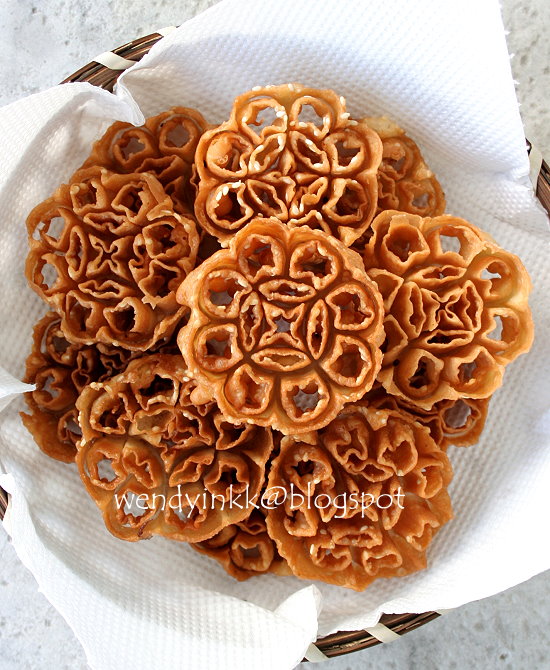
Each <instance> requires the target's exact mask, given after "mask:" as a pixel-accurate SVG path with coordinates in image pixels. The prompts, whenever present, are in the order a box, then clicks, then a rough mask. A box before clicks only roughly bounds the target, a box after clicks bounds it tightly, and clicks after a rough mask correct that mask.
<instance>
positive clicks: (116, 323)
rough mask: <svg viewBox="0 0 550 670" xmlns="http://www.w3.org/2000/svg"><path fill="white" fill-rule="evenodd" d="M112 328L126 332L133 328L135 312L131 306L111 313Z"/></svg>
mask: <svg viewBox="0 0 550 670" xmlns="http://www.w3.org/2000/svg"><path fill="white" fill-rule="evenodd" d="M111 318H112V324H113V328H114V329H115V330H117V331H118V332H119V333H128V332H130V331H132V330H133V329H134V328H135V325H136V313H135V311H134V309H133V307H124V308H122V309H117V310H116V311H114V312H112V313H111Z"/></svg>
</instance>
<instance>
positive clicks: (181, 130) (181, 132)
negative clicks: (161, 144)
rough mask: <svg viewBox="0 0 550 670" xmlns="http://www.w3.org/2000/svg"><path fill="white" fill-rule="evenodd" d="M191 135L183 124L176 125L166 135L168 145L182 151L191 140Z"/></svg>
mask: <svg viewBox="0 0 550 670" xmlns="http://www.w3.org/2000/svg"><path fill="white" fill-rule="evenodd" d="M190 138H191V135H190V133H189V131H188V130H187V128H186V127H185V126H184V125H183V124H182V123H176V124H174V126H172V128H170V130H169V131H168V132H167V133H166V144H167V145H168V146H169V147H175V148H177V149H181V148H182V147H184V146H185V145H186V144H187V143H188V142H189V140H190Z"/></svg>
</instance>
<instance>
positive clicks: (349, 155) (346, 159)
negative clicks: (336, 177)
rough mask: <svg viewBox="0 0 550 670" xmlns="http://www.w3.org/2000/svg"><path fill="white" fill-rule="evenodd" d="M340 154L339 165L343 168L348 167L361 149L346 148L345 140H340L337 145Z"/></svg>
mask: <svg viewBox="0 0 550 670" xmlns="http://www.w3.org/2000/svg"><path fill="white" fill-rule="evenodd" d="M335 147H336V151H337V152H338V163H339V164H340V165H342V166H348V165H349V164H350V163H351V162H352V161H353V160H354V158H356V157H357V156H358V154H359V152H360V149H359V147H351V146H346V142H345V141H344V140H340V141H338V142H336V144H335Z"/></svg>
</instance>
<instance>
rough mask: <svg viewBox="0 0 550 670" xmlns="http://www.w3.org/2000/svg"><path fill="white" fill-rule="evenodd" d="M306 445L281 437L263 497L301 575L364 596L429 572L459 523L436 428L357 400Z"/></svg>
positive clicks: (275, 534) (286, 554) (273, 530)
mask: <svg viewBox="0 0 550 670" xmlns="http://www.w3.org/2000/svg"><path fill="white" fill-rule="evenodd" d="M306 438H307V439H304V440H303V441H300V438H299V437H285V438H283V440H282V443H281V451H280V454H279V455H278V456H277V457H276V458H275V460H274V461H273V464H272V466H271V469H270V472H269V478H268V483H267V488H266V492H265V494H264V501H265V506H266V507H269V511H268V512H267V529H268V533H269V535H270V536H271V537H272V538H273V539H274V540H275V541H276V542H277V548H278V550H279V553H280V554H281V556H282V557H283V558H284V559H286V561H287V562H288V564H289V566H290V568H291V570H292V571H293V573H294V574H295V575H297V576H298V577H302V578H305V579H318V580H321V581H324V582H328V583H329V584H336V585H339V586H346V587H348V588H352V589H355V590H359V591H360V590H363V589H364V588H366V587H367V586H368V585H369V584H370V583H371V582H372V581H373V580H374V579H376V578H378V577H393V576H403V575H407V574H410V573H411V572H415V571H416V570H420V569H422V568H424V567H426V549H427V547H428V545H429V544H430V542H431V540H432V538H433V536H434V534H435V533H436V532H437V531H438V530H439V528H441V526H443V525H444V524H445V523H446V522H447V521H448V520H449V519H450V518H451V517H452V510H451V503H450V500H449V496H448V494H447V490H446V489H447V485H448V483H449V481H450V479H451V476H452V470H451V466H450V464H449V461H448V459H447V457H446V455H445V452H444V451H443V450H442V449H440V448H439V447H438V446H437V445H436V444H435V442H434V441H433V440H432V438H431V437H430V434H429V432H428V429H427V428H426V427H424V426H421V425H420V424H419V423H417V422H415V421H413V420H412V419H411V417H410V416H408V415H406V414H404V413H401V412H399V411H391V410H382V409H374V408H371V407H368V405H366V404H365V403H364V402H359V403H355V404H351V405H348V406H347V407H345V408H344V410H343V411H342V412H341V413H340V414H339V415H338V417H337V418H336V419H335V420H334V421H332V422H331V423H330V424H329V425H328V426H326V427H325V428H323V429H322V430H319V431H317V432H316V433H315V432H314V433H311V434H309V435H307V436H306Z"/></svg>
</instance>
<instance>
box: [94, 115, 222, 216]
mask: <svg viewBox="0 0 550 670" xmlns="http://www.w3.org/2000/svg"><path fill="white" fill-rule="evenodd" d="M208 127H209V126H208V124H207V122H206V121H205V120H204V118H203V117H202V115H201V114H200V113H199V112H197V111H196V110H194V109H189V108H188V107H173V108H172V109H169V110H168V111H166V112H162V114H157V115H156V116H151V117H149V118H148V119H146V120H145V124H144V125H143V126H139V127H136V126H133V125H132V124H131V123H124V122H122V121H117V122H116V123H114V124H113V125H112V126H110V128H108V130H107V131H106V133H105V134H104V135H103V137H101V139H99V140H98V141H97V142H96V143H95V144H94V146H93V148H92V151H91V153H90V155H89V157H88V158H87V160H86V161H85V163H84V164H83V167H95V166H98V165H99V166H101V167H105V168H108V169H109V170H111V171H112V172H118V173H134V172H150V173H151V174H153V175H154V176H155V177H156V178H157V179H158V180H159V181H160V183H161V184H162V185H163V187H164V190H165V191H166V193H168V195H169V196H170V197H171V198H172V202H173V203H174V209H175V210H176V212H178V213H179V214H189V213H192V212H193V203H194V200H195V189H194V186H193V184H192V181H191V178H192V172H193V165H194V160H195V150H196V148H197V144H198V141H199V139H200V137H201V135H202V134H203V132H204V131H205V130H206V129H207V128H208Z"/></svg>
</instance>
